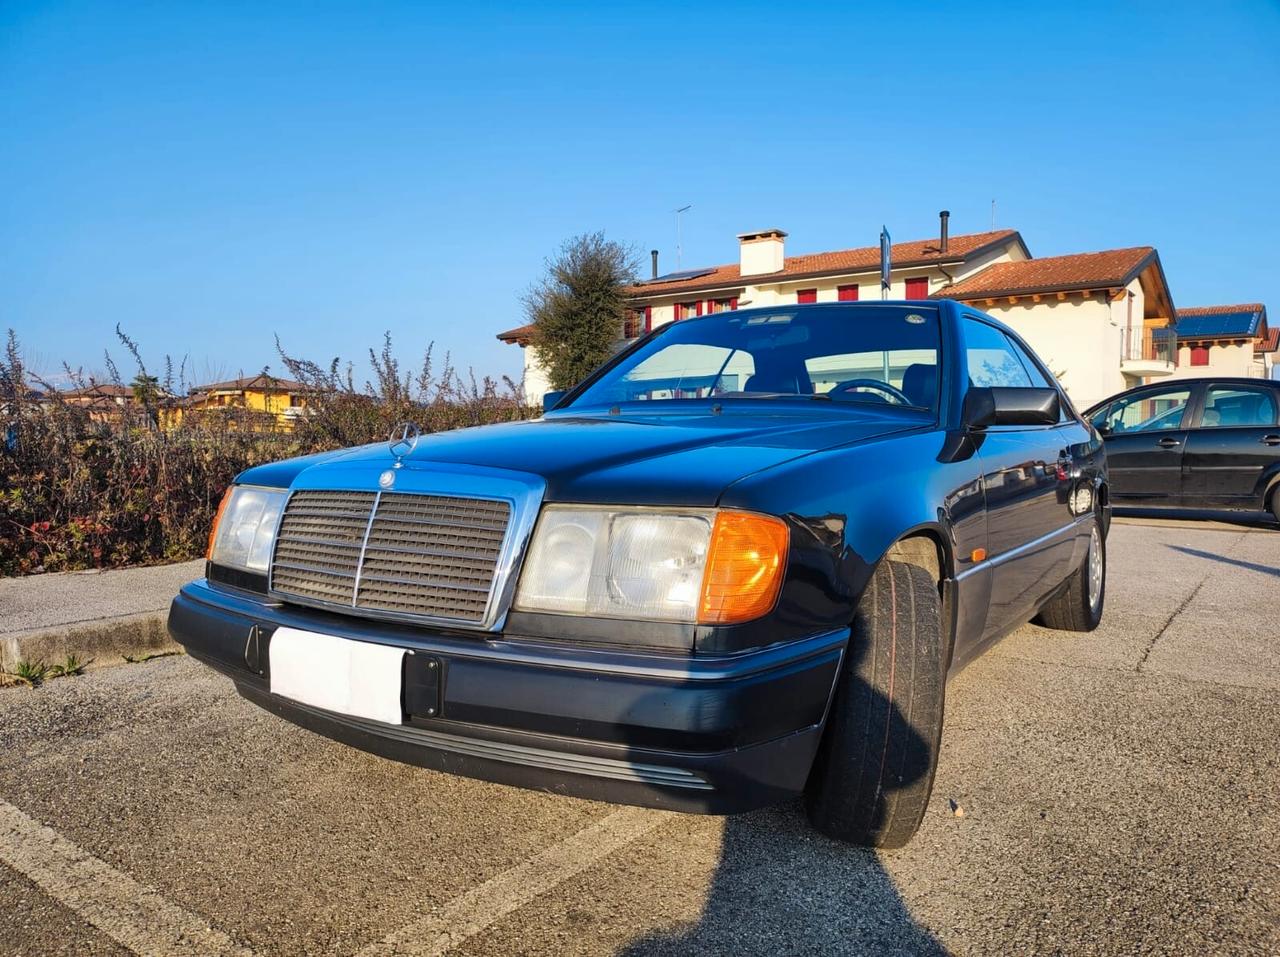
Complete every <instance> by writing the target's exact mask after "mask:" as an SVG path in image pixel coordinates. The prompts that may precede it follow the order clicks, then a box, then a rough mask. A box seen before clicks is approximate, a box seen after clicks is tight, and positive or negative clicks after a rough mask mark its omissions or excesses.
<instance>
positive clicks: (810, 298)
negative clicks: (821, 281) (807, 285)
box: [796, 289, 818, 303]
mask: <svg viewBox="0 0 1280 957" xmlns="http://www.w3.org/2000/svg"><path fill="white" fill-rule="evenodd" d="M817 301H818V290H816V289H797V290H796V302H799V303H806V302H817Z"/></svg>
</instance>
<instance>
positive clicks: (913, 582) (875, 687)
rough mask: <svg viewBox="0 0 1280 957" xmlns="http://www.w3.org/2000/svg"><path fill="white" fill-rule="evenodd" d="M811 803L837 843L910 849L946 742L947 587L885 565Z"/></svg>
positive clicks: (858, 632) (839, 697)
mask: <svg viewBox="0 0 1280 957" xmlns="http://www.w3.org/2000/svg"><path fill="white" fill-rule="evenodd" d="M852 631H853V633H852V635H851V636H850V638H849V647H848V650H847V651H846V652H845V656H844V660H843V662H842V672H841V675H840V682H839V684H838V685H837V686H836V694H835V699H834V700H833V701H832V703H831V711H830V713H829V714H828V715H827V725H826V729H825V730H824V732H823V736H822V743H821V745H820V746H819V750H818V757H817V760H816V761H815V763H814V767H813V771H812V773H811V774H810V775H809V783H808V785H807V786H806V788H805V801H806V805H807V810H808V812H809V820H810V821H811V822H812V823H813V825H814V827H816V828H817V829H818V830H819V831H822V832H823V833H824V834H827V835H828V836H830V837H834V838H837V839H838V840H842V841H850V842H852V843H855V844H870V845H872V846H875V847H901V846H902V845H903V844H905V843H907V841H908V840H909V839H910V838H911V835H913V834H914V833H915V832H916V829H917V828H918V827H919V826H920V819H921V818H922V817H923V816H924V809H925V806H926V805H927V804H928V801H929V794H930V792H931V791H932V790H933V772H934V768H935V766H936V765H937V762H938V747H939V745H940V743H941V740H942V704H943V693H944V672H945V670H946V665H945V664H944V662H945V657H944V654H943V652H944V649H943V643H944V632H943V629H942V611H941V604H940V602H939V599H938V584H937V582H935V581H934V579H933V576H932V575H931V574H929V572H927V571H925V570H924V569H923V568H920V567H919V566H917V565H907V564H904V563H902V562H892V561H882V562H881V563H880V565H879V567H878V568H877V569H876V571H875V574H874V575H873V576H872V578H871V582H870V584H868V585H867V588H866V591H864V592H863V595H862V599H861V600H860V601H859V603H858V609H857V612H856V613H855V615H854V621H853V629H852Z"/></svg>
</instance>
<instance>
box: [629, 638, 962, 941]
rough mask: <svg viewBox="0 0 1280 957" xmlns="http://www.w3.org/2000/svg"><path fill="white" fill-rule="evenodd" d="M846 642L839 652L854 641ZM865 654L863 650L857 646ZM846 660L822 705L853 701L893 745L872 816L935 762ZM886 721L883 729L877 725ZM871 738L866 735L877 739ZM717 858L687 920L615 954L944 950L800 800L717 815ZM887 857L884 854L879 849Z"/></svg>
mask: <svg viewBox="0 0 1280 957" xmlns="http://www.w3.org/2000/svg"><path fill="white" fill-rule="evenodd" d="M854 634H855V638H854V639H852V640H851V641H850V645H849V648H848V649H847V652H846V656H847V655H848V654H852V653H854V650H855V648H858V646H859V645H860V644H861V643H859V642H858V641H857V638H856V635H857V627H856V625H855V631H854ZM858 650H865V647H862V648H858ZM854 665H855V663H854V662H851V661H850V660H849V659H848V658H847V657H846V660H845V661H844V662H842V666H843V667H844V669H845V670H844V673H843V675H842V677H841V679H840V680H841V682H842V687H841V688H840V690H839V691H837V693H836V696H835V698H834V699H833V701H832V703H831V708H832V709H833V710H834V709H837V708H841V707H850V706H852V705H851V702H853V701H854V700H855V699H856V698H859V697H861V696H859V695H855V694H852V693H850V690H849V689H850V687H852V686H851V685H849V684H848V683H849V682H856V683H857V685H858V686H860V690H861V691H862V692H863V695H866V694H867V693H868V689H869V695H870V699H869V707H870V709H871V712H872V714H874V715H876V716H877V717H876V719H875V723H876V727H878V728H884V729H885V733H886V740H896V741H900V742H902V750H901V751H899V752H898V753H899V754H900V755H902V757H901V758H900V761H901V763H900V764H899V765H898V766H897V769H898V770H897V780H896V781H895V782H893V783H889V782H890V780H891V775H888V774H887V775H886V776H885V778H884V779H883V780H884V783H883V784H882V788H881V790H880V792H879V794H878V796H877V806H876V811H875V815H874V818H875V820H876V821H879V820H880V815H882V814H883V813H884V812H885V807H886V805H885V799H886V798H890V797H892V796H893V793H894V791H895V790H897V789H898V788H904V787H907V786H909V785H911V784H913V783H915V782H917V781H919V780H920V779H921V778H922V777H924V776H925V775H930V776H931V775H932V774H933V769H934V766H935V765H936V763H937V760H936V755H935V754H934V753H932V752H931V750H930V748H929V746H928V744H927V743H926V738H925V737H924V736H923V735H921V734H920V733H919V732H918V731H917V730H916V728H915V727H913V725H912V723H911V721H910V720H909V719H908V718H907V717H906V716H905V715H904V714H903V713H902V711H901V710H899V708H898V707H897V706H896V705H895V704H893V702H892V701H890V699H889V698H887V697H886V696H885V695H884V694H882V693H881V692H880V691H878V690H877V689H875V688H874V687H870V688H869V685H868V682H866V681H865V680H864V679H863V678H862V674H863V672H862V671H861V670H859V669H858V668H856V667H855V666H854ZM885 719H887V725H888V726H887V728H886V727H885V724H884V723H879V722H880V721H883V720H885ZM879 733H880V732H878V731H877V732H876V734H877V735H878V734H879ZM724 822H725V823H724V832H723V836H722V841H721V848H720V859H719V861H718V862H717V863H716V869H715V873H714V875H713V876H712V878H711V882H710V886H709V887H708V890H707V898H706V903H705V904H704V905H703V910H702V914H701V916H700V917H699V919H698V920H697V922H696V923H694V924H692V925H688V926H685V927H683V928H680V929H678V930H675V931H673V932H672V931H664V932H651V933H649V934H647V935H645V936H643V937H641V938H639V939H637V940H634V941H632V942H631V943H630V944H628V945H627V946H625V947H624V948H622V950H621V951H620V953H621V954H623V955H626V957H649V955H656V954H734V955H754V954H770V955H773V954H911V955H938V954H946V953H947V950H946V948H945V947H943V946H942V944H941V943H939V941H938V940H937V938H935V937H934V936H933V934H932V933H930V932H929V931H928V930H927V929H925V928H924V927H921V926H920V925H919V924H917V923H916V921H915V919H914V918H913V917H912V915H911V911H910V910H909V909H908V907H907V905H906V903H905V902H904V901H903V899H902V896H901V894H899V892H898V889H897V887H896V885H895V884H894V881H893V878H892V877H891V876H890V875H889V873H888V872H887V871H886V869H885V867H884V865H883V863H882V860H881V856H880V855H881V853H886V852H877V851H872V850H870V849H868V848H864V847H857V846H854V845H851V844H846V843H843V842H840V841H836V840H833V839H830V838H827V837H825V836H823V835H822V834H820V833H818V832H817V831H816V830H814V829H813V827H812V826H811V825H810V824H809V822H808V820H807V818H806V815H805V812H804V807H803V804H802V802H801V801H793V802H790V803H788V804H784V805H780V806H778V807H772V808H766V809H764V810H760V811H755V812H752V813H748V814H740V815H734V816H730V817H726V818H725V819H724ZM887 853H892V852H887Z"/></svg>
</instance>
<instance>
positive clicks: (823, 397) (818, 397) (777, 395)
mask: <svg viewBox="0 0 1280 957" xmlns="http://www.w3.org/2000/svg"><path fill="white" fill-rule="evenodd" d="M716 398H717V399H805V400H807V401H810V402H830V401H831V396H829V395H827V394H826V393H825V392H814V393H811V394H808V395H805V394H802V393H799V392H723V393H721V394H720V395H718V396H716Z"/></svg>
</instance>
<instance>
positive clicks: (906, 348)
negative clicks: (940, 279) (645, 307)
mask: <svg viewBox="0 0 1280 957" xmlns="http://www.w3.org/2000/svg"><path fill="white" fill-rule="evenodd" d="M939 348H940V333H939V320H938V311H937V309H935V308H932V307H929V306H919V305H912V306H891V305H884V306H872V305H866V306H857V307H848V306H831V307H823V306H804V307H801V308H795V307H791V308H781V309H778V310H764V309H753V310H749V311H743V312H721V313H717V314H715V315H712V316H706V317H703V318H700V319H686V320H683V321H680V322H673V323H671V324H670V325H668V326H664V327H663V328H662V330H661V331H660V332H659V333H658V335H656V336H654V337H653V338H652V339H650V340H649V341H648V342H646V343H645V344H644V345H643V346H641V347H640V348H639V349H637V350H636V351H635V352H633V353H631V354H630V355H628V356H627V357H626V358H624V359H623V360H622V361H621V362H619V363H618V364H617V365H615V366H614V367H613V368H611V369H609V370H607V371H606V372H604V373H602V374H601V375H600V376H599V377H598V378H597V379H595V380H594V381H593V382H591V383H590V385H588V386H587V387H586V389H585V390H584V391H583V392H582V394H581V395H579V396H577V397H576V398H575V399H574V400H573V403H572V404H573V405H575V406H584V405H617V404H621V403H631V402H671V401H678V400H689V399H707V398H714V399H716V400H717V401H721V400H725V401H733V400H735V399H772V400H818V401H824V402H849V403H861V404H874V405H882V406H896V407H900V408H904V409H916V410H925V411H930V412H932V411H935V410H936V409H937V406H938V355H939Z"/></svg>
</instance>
